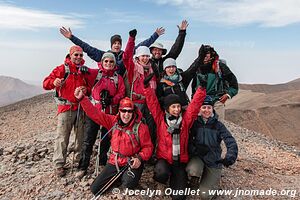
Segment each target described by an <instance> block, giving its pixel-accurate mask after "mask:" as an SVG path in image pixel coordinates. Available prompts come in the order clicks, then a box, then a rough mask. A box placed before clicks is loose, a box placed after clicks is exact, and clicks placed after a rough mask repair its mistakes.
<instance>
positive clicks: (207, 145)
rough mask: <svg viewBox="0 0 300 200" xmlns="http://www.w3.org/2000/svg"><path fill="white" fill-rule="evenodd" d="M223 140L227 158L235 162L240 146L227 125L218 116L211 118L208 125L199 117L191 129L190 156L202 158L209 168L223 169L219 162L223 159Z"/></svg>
mask: <svg viewBox="0 0 300 200" xmlns="http://www.w3.org/2000/svg"><path fill="white" fill-rule="evenodd" d="M222 140H223V141H224V143H225V145H226V148H227V153H226V155H225V158H227V159H229V160H231V161H232V162H234V161H235V160H236V159H237V155H238V146H237V143H236V141H235V139H234V137H233V136H232V135H231V133H230V132H229V131H228V130H227V128H226V127H225V125H224V124H223V123H222V122H220V121H218V119H217V116H216V115H215V116H213V117H211V118H209V119H208V121H207V122H206V123H205V122H204V121H203V119H202V117H201V116H198V118H197V120H196V121H195V122H194V124H193V126H192V129H191V135H190V138H189V154H190V156H198V157H199V158H201V159H202V160H203V162H204V163H205V164H206V165H207V166H208V167H212V168H221V167H222V164H220V163H218V161H220V160H221V159H222V158H221V154H222V149H221V145H220V144H221V141H222Z"/></svg>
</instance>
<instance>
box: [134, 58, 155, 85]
mask: <svg viewBox="0 0 300 200" xmlns="http://www.w3.org/2000/svg"><path fill="white" fill-rule="evenodd" d="M134 65H135V67H134V72H133V73H134V75H133V77H135V78H134V79H137V78H141V79H143V80H144V79H145V77H147V76H148V75H149V74H151V73H153V70H152V67H151V64H150V62H149V63H148V64H146V65H142V64H141V63H140V62H139V61H138V60H135V61H134ZM149 84H150V87H151V88H152V89H156V81H155V80H153V78H152V79H151V80H150V82H149Z"/></svg>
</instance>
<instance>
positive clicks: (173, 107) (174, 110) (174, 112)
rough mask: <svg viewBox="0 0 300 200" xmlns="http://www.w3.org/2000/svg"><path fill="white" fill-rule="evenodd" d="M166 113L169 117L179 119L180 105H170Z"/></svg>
mask: <svg viewBox="0 0 300 200" xmlns="http://www.w3.org/2000/svg"><path fill="white" fill-rule="evenodd" d="M168 112H169V113H170V115H173V116H175V117H179V115H180V113H181V105H180V104H179V103H174V104H171V105H170V106H169V108H168Z"/></svg>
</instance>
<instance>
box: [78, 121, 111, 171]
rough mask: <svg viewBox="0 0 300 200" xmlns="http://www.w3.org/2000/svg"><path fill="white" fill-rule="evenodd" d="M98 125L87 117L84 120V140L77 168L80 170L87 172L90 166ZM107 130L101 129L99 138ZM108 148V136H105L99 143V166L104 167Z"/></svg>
mask: <svg viewBox="0 0 300 200" xmlns="http://www.w3.org/2000/svg"><path fill="white" fill-rule="evenodd" d="M99 128H100V125H98V124H97V123H95V122H94V121H93V120H91V119H90V118H89V117H87V118H86V121H85V125H84V139H83V144H82V149H81V156H80V161H79V166H78V168H79V169H81V170H87V168H88V167H89V165H90V159H91V155H92V153H93V146H94V144H95V141H96V139H97V134H98V130H99ZM106 132H107V130H106V129H105V128H102V129H101V136H102V137H103V136H104V135H105V133H106ZM109 147H110V139H109V136H108V135H106V136H105V138H104V139H103V140H102V141H101V144H100V156H99V155H97V156H99V159H100V164H101V165H105V164H106V162H107V152H108V150H109Z"/></svg>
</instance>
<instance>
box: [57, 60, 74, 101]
mask: <svg viewBox="0 0 300 200" xmlns="http://www.w3.org/2000/svg"><path fill="white" fill-rule="evenodd" d="M64 68H65V75H64V80H63V82H62V85H61V86H60V87H59V90H60V89H61V87H62V86H63V84H65V82H66V80H67V78H68V77H69V75H70V74H74V75H78V73H77V72H71V71H70V67H69V65H67V64H66V63H65V64H64ZM54 100H55V102H56V104H57V105H72V103H71V102H70V101H68V100H67V99H64V98H62V97H60V96H59V94H58V92H57V90H55V95H54Z"/></svg>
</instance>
